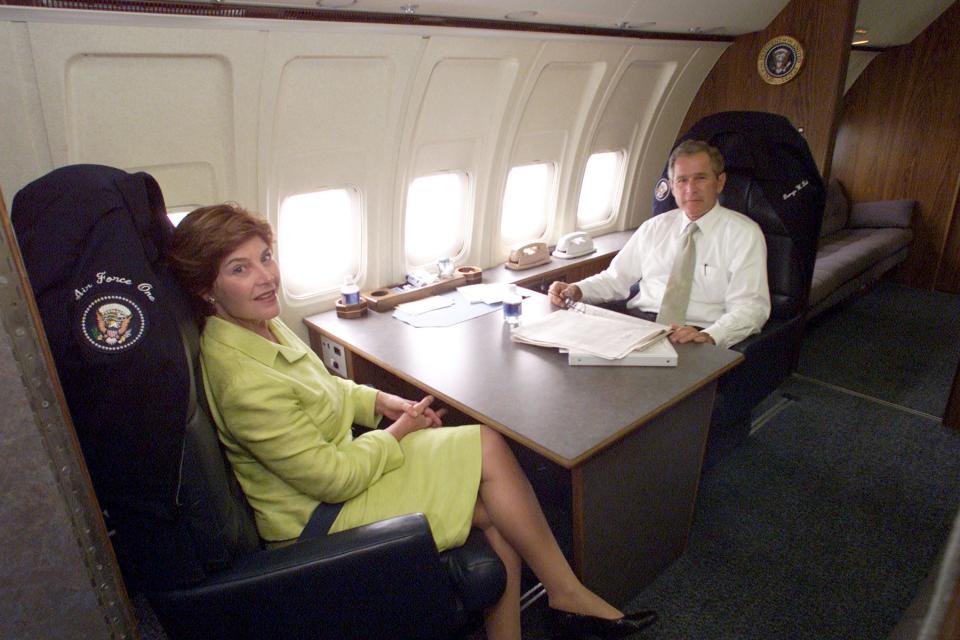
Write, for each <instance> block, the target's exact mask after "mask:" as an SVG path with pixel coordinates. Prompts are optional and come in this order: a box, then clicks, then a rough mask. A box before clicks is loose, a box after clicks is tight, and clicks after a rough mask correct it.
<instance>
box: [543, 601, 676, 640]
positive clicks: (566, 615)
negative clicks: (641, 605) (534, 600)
mask: <svg viewBox="0 0 960 640" xmlns="http://www.w3.org/2000/svg"><path fill="white" fill-rule="evenodd" d="M548 612H549V620H550V625H551V627H552V628H553V631H554V633H555V635H557V636H558V637H560V638H564V639H565V640H566V639H569V640H574V639H575V638H576V639H578V638H583V637H584V636H587V635H594V636H598V637H600V638H604V639H605V640H610V639H613V638H624V637H626V636H628V635H630V634H632V633H637V632H639V631H642V630H643V629H646V628H647V627H649V626H650V625H652V624H653V623H654V622H656V621H657V612H656V611H638V612H636V613H628V614H626V615H624V616H623V617H622V618H617V619H616V620H609V619H607V618H597V617H596V616H588V615H586V614H582V613H570V612H569V611H561V610H560V609H554V608H553V607H550V608H549V609H548Z"/></svg>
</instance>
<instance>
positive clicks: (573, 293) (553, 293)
mask: <svg viewBox="0 0 960 640" xmlns="http://www.w3.org/2000/svg"><path fill="white" fill-rule="evenodd" d="M547 295H548V296H549V297H550V302H551V303H552V304H555V305H556V306H558V307H561V308H563V309H566V308H568V307H572V306H573V304H572V303H574V302H579V301H580V299H581V298H583V292H582V291H580V287H578V286H577V285H575V284H570V283H568V282H560V281H559V280H558V281H557V282H554V283H553V284H551V285H550V288H549V289H548V290H547Z"/></svg>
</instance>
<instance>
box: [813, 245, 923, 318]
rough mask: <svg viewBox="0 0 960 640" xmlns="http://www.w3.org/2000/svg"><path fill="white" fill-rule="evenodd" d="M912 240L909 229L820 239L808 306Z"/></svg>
mask: <svg viewBox="0 0 960 640" xmlns="http://www.w3.org/2000/svg"><path fill="white" fill-rule="evenodd" d="M912 239H913V232H912V231H911V230H910V229H845V230H843V231H839V232H837V233H834V234H833V235H831V236H830V237H829V238H823V240H822V242H821V245H820V250H819V251H817V262H816V264H815V265H814V268H813V282H812V283H811V286H810V299H809V305H810V306H811V307H812V306H814V305H816V304H817V303H818V302H820V300H822V299H823V298H825V297H826V296H827V295H829V294H830V293H831V292H832V291H834V290H836V289H837V288H839V287H840V286H842V285H843V284H844V283H846V282H848V281H850V280H852V279H853V278H855V277H857V276H858V275H859V274H860V273H862V272H864V271H866V270H867V269H869V268H870V267H871V266H873V265H874V264H876V263H877V262H880V261H881V260H883V259H884V258H886V257H888V256H890V255H893V254H894V253H896V252H897V251H899V250H900V249H902V248H903V247H906V246H907V245H909V244H910V241H911V240H912Z"/></svg>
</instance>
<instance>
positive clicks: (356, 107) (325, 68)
mask: <svg viewBox="0 0 960 640" xmlns="http://www.w3.org/2000/svg"><path fill="white" fill-rule="evenodd" d="M422 49H423V41H422V39H421V38H418V37H413V36H391V35H383V34H377V35H372V36H370V37H365V38H356V37H353V36H351V35H348V34H344V33H337V32H336V30H335V29H332V28H327V29H324V30H322V35H321V37H318V34H316V33H277V34H271V35H270V38H269V44H268V53H267V60H266V63H265V66H264V74H263V75H264V79H263V90H262V95H263V100H262V104H261V110H260V111H261V116H260V119H261V122H262V123H263V124H262V127H261V129H260V142H259V147H260V149H259V157H260V166H261V167H262V168H263V169H262V171H261V181H262V182H261V184H262V186H261V194H262V198H263V200H262V203H261V205H260V206H261V207H262V210H263V212H264V213H265V214H266V215H267V216H268V217H269V219H270V220H271V222H272V223H273V224H274V227H275V228H279V227H278V225H277V223H278V217H279V216H278V214H279V207H280V204H281V203H282V202H283V200H284V199H285V198H287V197H288V196H291V195H296V194H299V193H308V192H312V191H317V190H320V189H323V188H328V187H337V188H340V187H346V188H353V189H356V190H357V192H358V193H360V196H361V206H362V210H363V211H362V214H363V221H362V231H361V233H362V238H363V240H362V255H361V256H360V281H359V284H360V286H361V288H373V287H377V286H380V285H381V284H382V283H383V282H385V281H386V280H387V279H388V277H389V271H390V265H392V264H393V263H394V262H395V260H394V259H393V254H392V250H393V241H392V236H391V229H392V220H393V218H394V217H395V215H396V212H395V211H394V209H393V199H392V194H393V189H394V185H395V182H396V166H397V154H398V149H399V141H400V129H401V126H400V120H401V116H402V113H403V111H404V109H405V105H406V101H407V98H408V92H409V85H410V82H411V78H412V77H413V75H414V73H415V70H416V67H417V63H418V61H419V59H420V56H421V54H422ZM317 246H318V250H322V249H320V248H321V247H322V246H323V238H318V239H317ZM280 261H281V265H282V264H283V256H282V255H281V256H280ZM336 295H337V294H336V292H329V293H328V294H326V295H321V296H319V297H317V298H313V299H310V300H292V299H287V300H286V301H285V307H284V312H283V314H282V315H283V318H284V320H285V321H287V323H288V324H289V325H290V326H291V327H292V328H294V330H296V331H298V332H300V333H301V334H304V333H305V332H304V330H303V329H302V323H301V322H300V318H302V317H303V316H304V315H307V314H310V313H315V312H317V311H320V310H322V309H324V308H329V306H330V305H331V303H332V301H333V300H334V299H335V298H336Z"/></svg>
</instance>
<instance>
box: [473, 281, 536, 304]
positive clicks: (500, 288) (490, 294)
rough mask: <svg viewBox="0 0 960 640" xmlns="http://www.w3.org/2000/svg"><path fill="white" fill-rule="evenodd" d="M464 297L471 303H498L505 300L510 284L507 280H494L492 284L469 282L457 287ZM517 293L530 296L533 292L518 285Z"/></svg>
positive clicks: (524, 296) (526, 296)
mask: <svg viewBox="0 0 960 640" xmlns="http://www.w3.org/2000/svg"><path fill="white" fill-rule="evenodd" d="M457 291H459V292H460V295H462V296H463V297H464V298H466V299H467V300H468V301H469V302H470V303H471V304H472V303H474V302H482V303H484V304H497V303H498V302H503V299H504V298H505V297H506V296H507V293H508V292H509V291H510V285H509V284H508V283H506V282H494V283H492V284H468V285H465V286H463V287H457ZM517 293H519V294H520V296H521V297H523V298H529V297H530V296H531V295H533V292H532V291H530V290H529V289H524V288H523V287H517Z"/></svg>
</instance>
